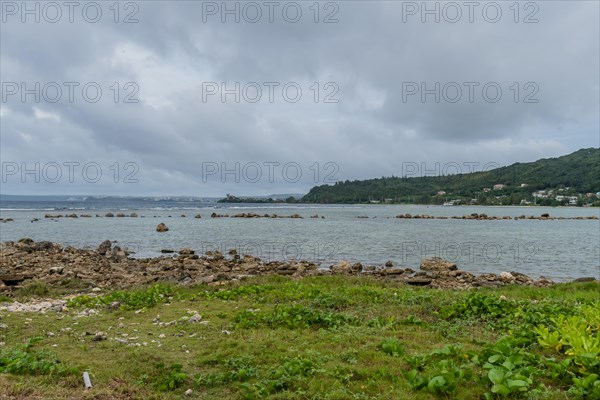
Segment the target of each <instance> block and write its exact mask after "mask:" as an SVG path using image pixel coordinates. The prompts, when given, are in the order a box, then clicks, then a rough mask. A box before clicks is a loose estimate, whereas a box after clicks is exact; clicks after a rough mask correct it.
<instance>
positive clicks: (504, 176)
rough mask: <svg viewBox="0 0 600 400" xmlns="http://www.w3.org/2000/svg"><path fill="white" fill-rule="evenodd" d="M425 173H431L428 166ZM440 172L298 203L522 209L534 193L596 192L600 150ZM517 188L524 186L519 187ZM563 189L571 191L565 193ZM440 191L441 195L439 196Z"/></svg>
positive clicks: (349, 187)
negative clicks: (446, 204)
mask: <svg viewBox="0 0 600 400" xmlns="http://www.w3.org/2000/svg"><path fill="white" fill-rule="evenodd" d="M460 167H461V168H462V167H463V166H460ZM465 168H466V167H465ZM480 168H482V167H480ZM427 169H429V170H432V169H435V168H434V167H432V166H428V167H427ZM439 169H440V171H438V172H437V173H436V174H435V175H436V176H424V177H406V176H403V177H393V176H392V177H384V178H380V179H369V180H364V181H345V182H337V183H336V184H335V185H322V186H317V187H314V188H312V189H311V190H310V192H309V193H308V194H307V195H306V196H304V197H303V198H302V201H303V202H314V203H366V202H369V201H372V200H373V201H381V202H385V201H388V202H392V203H419V204H442V203H444V202H445V201H447V200H461V204H469V202H471V200H472V199H475V200H476V202H477V204H483V205H485V204H500V205H511V204H521V201H522V200H524V201H528V202H531V203H533V202H534V198H533V196H532V193H533V192H534V191H537V190H546V189H556V190H558V189H563V191H561V192H560V194H561V195H564V196H571V195H577V194H578V193H580V194H584V195H585V194H586V193H594V194H595V193H597V192H600V180H598V176H600V149H596V148H589V149H581V150H579V151H576V152H575V153H572V154H569V155H565V156H562V157H558V158H549V159H542V160H538V161H535V162H531V163H516V164H513V165H510V166H507V167H501V168H496V169H490V170H488V171H483V172H473V173H470V174H456V175H446V176H442V175H443V174H444V172H446V171H445V169H448V171H447V172H454V171H456V167H453V168H450V167H448V168H445V167H443V166H439ZM474 169H476V168H474ZM423 175H426V174H423ZM430 175H431V172H430ZM496 184H502V185H505V187H504V188H502V189H498V190H493V187H494V185H496ZM521 184H526V185H527V186H524V187H521ZM567 187H568V188H569V189H565V188H567ZM484 188H488V189H491V190H490V191H487V192H486V191H484V190H483V189H484ZM440 191H443V192H445V193H444V194H440V195H438V192H440ZM556 194H558V192H557V193H556ZM535 201H536V203H537V204H538V205H546V206H555V205H560V204H564V203H565V202H568V200H560V201H559V200H556V199H554V198H540V199H536V200H535ZM584 203H590V204H594V205H597V206H600V199H598V198H597V197H592V198H587V197H580V199H579V200H578V205H583V204H584Z"/></svg>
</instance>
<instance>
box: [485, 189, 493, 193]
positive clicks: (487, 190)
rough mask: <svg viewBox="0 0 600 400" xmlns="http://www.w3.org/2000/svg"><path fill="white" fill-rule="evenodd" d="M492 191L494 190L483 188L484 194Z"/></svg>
mask: <svg viewBox="0 0 600 400" xmlns="http://www.w3.org/2000/svg"><path fill="white" fill-rule="evenodd" d="M491 190H492V189H490V188H483V193H487V192H489V191H491Z"/></svg>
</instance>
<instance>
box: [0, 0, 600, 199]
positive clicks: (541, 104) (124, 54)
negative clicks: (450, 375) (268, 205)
mask: <svg viewBox="0 0 600 400" xmlns="http://www.w3.org/2000/svg"><path fill="white" fill-rule="evenodd" d="M7 3H11V4H12V3H15V2H6V1H3V2H2V9H3V10H4V11H5V10H6V9H5V7H6V4H7ZM33 3H35V2H32V3H31V4H33ZM86 3H88V2H81V4H82V5H84V4H86ZM134 3H135V4H137V5H138V6H139V11H138V12H137V13H136V15H135V17H136V18H138V19H139V23H133V24H124V23H114V22H113V21H112V18H113V14H112V12H111V10H109V9H108V8H107V7H108V3H101V4H102V7H103V17H102V19H101V20H100V21H99V22H98V23H95V24H91V23H88V22H86V21H85V20H83V19H82V18H81V14H77V12H76V13H75V22H74V23H69V22H68V21H67V20H66V16H63V19H61V20H60V21H58V22H57V23H54V24H52V23H47V22H45V21H44V20H43V18H42V21H41V22H40V23H35V22H34V21H32V20H31V17H29V18H30V19H29V20H28V22H26V23H22V22H21V20H20V14H17V15H8V14H7V13H6V12H4V11H3V15H2V17H3V18H6V21H5V22H4V21H3V22H2V24H1V26H0V33H1V43H0V44H1V50H0V52H1V60H0V68H1V69H0V76H1V81H2V83H3V91H4V89H6V88H7V87H6V84H7V83H10V82H17V83H21V82H26V83H27V85H28V87H29V88H32V87H33V84H34V83H35V82H40V83H41V85H42V86H43V85H44V84H46V83H48V82H57V83H59V84H62V83H64V82H80V83H81V85H80V86H78V87H77V88H76V89H75V98H74V101H73V102H69V101H68V100H67V92H66V89H65V88H64V86H63V89H65V90H64V91H63V96H62V97H61V99H60V100H59V101H57V102H56V103H52V102H49V101H47V98H45V97H44V96H42V99H41V101H40V102H37V103H36V102H35V101H34V99H33V96H32V95H28V96H27V98H26V101H25V102H22V101H21V99H20V95H19V94H17V95H14V96H8V98H7V99H6V100H5V99H3V100H2V103H1V104H0V105H1V109H2V113H1V138H0V141H1V144H2V146H1V149H0V155H1V158H2V162H3V163H7V162H8V163H17V164H18V165H19V166H21V165H22V163H27V165H33V163H36V162H39V163H41V165H42V166H43V165H45V164H44V163H46V164H47V163H49V162H57V163H59V164H62V163H64V162H70V161H77V162H80V163H81V164H84V163H86V162H97V163H98V164H100V165H101V166H102V170H103V173H104V175H103V179H102V180H100V181H98V182H96V183H89V182H87V181H85V180H84V179H82V178H81V177H79V178H78V179H75V181H74V182H73V183H71V182H64V181H61V182H58V183H49V182H44V179H41V181H42V182H40V183H35V182H31V178H30V179H29V182H28V183H26V184H23V183H22V182H21V179H19V178H18V175H11V176H8V177H6V179H5V181H4V182H2V190H1V191H2V192H3V193H15V194H17V193H36V192H37V193H40V192H41V193H60V192H62V193H89V194H132V195H133V194H189V195H203V196H211V195H214V196H219V195H222V194H224V193H239V194H257V195H259V194H271V193H276V192H302V191H306V190H308V189H309V188H310V187H311V186H313V185H315V184H320V183H323V178H324V176H325V175H326V174H327V173H328V172H331V171H330V170H325V168H324V166H325V165H326V163H328V162H334V163H336V165H337V166H338V167H339V171H338V172H337V174H336V175H335V177H336V178H338V179H343V180H345V179H357V178H360V179H364V178H370V177H380V176H383V175H400V174H401V173H402V166H403V163H406V162H417V163H426V164H427V165H435V163H442V164H443V163H447V162H458V163H465V162H479V163H480V164H481V165H484V164H485V163H489V162H493V163H497V164H507V163H512V162H516V161H532V160H535V159H538V158H541V157H549V156H557V155H561V154H565V153H568V152H571V151H574V150H577V149H579V148H581V147H591V146H594V147H596V146H599V145H600V143H599V140H600V137H599V131H600V126H599V114H598V108H599V104H600V99H599V93H600V83H599V76H598V70H599V69H600V65H599V51H600V50H599V49H600V44H599V39H598V38H599V37H600V32H599V27H598V23H599V21H598V15H599V5H598V3H597V2H587V1H578V2H561V1H553V2H534V3H533V4H537V6H538V7H539V10H538V11H537V12H536V13H535V17H536V18H537V19H538V20H539V22H538V23H530V24H525V23H523V19H524V18H525V17H526V15H528V14H529V13H530V12H531V11H532V9H527V10H525V9H521V10H520V14H519V23H515V22H514V20H513V18H514V13H513V10H512V9H509V7H510V5H511V4H512V2H498V3H496V4H499V5H500V7H501V9H502V12H503V14H502V18H501V19H500V20H499V21H498V22H497V23H490V22H487V21H485V19H484V18H483V17H482V15H481V12H480V11H478V10H480V9H482V8H483V7H484V6H485V5H486V4H490V3H489V2H481V3H480V8H478V9H477V10H476V12H475V14H474V21H473V22H472V23H470V22H469V21H468V19H467V18H468V17H467V15H463V17H462V19H461V20H460V21H459V22H457V23H448V22H445V21H444V19H443V16H444V15H443V14H442V19H441V22H440V23H434V22H433V21H432V16H428V22H426V23H422V22H421V21H420V16H419V15H414V16H407V21H406V22H403V14H402V10H403V6H404V7H406V6H407V5H411V4H413V3H412V2H386V1H382V2H366V1H364V2H363V1H352V2H342V1H340V2H322V3H320V6H321V7H320V8H321V9H320V14H319V20H320V21H322V19H323V18H324V16H325V15H327V13H328V12H331V11H332V10H335V8H333V5H331V4H334V5H337V7H339V10H338V11H337V13H336V14H335V17H336V18H337V19H338V20H339V22H338V23H331V24H325V23H315V22H314V21H313V18H314V14H313V11H312V10H311V9H309V7H310V6H311V5H312V4H313V3H312V2H310V3H308V2H306V3H304V2H302V3H298V4H300V5H301V7H302V10H303V15H302V18H301V19H300V21H299V22H297V23H288V22H286V21H285V20H284V19H283V18H282V16H281V14H280V13H277V12H276V13H275V21H274V22H273V23H269V22H268V20H267V18H268V16H267V15H266V14H263V17H262V19H261V20H260V21H259V22H258V23H255V24H252V23H248V22H245V21H244V20H243V18H242V20H241V22H240V23H235V22H233V21H232V17H231V16H228V21H227V22H226V23H222V22H221V20H220V16H219V15H210V16H207V21H206V22H203V14H202V10H203V7H206V6H207V5H209V4H213V3H211V2H204V5H203V3H202V2H184V1H181V2H169V3H167V2H149V1H143V2H134ZM15 4H18V5H20V4H21V2H16V3H15ZM40 4H42V3H40ZM121 4H122V5H123V4H125V3H121ZM214 4H217V5H220V4H221V2H217V3H214ZM228 4H229V5H230V6H231V7H233V5H232V4H235V2H229V3H228ZM239 4H240V7H243V6H244V4H245V3H239ZM257 4H262V2H258V3H257ZM280 4H281V7H283V5H284V4H290V3H289V2H287V3H286V2H281V3H280ZM414 4H417V5H420V4H421V2H417V3H414ZM428 4H429V5H430V6H431V7H433V6H434V4H436V3H435V2H429V3H428ZM446 4H448V3H439V7H440V8H441V9H443V7H444V6H445V5H446ZM456 4H459V5H460V4H463V3H461V2H458V3H456ZM522 4H524V3H522ZM326 7H327V8H326ZM265 10H266V9H265V8H264V7H263V13H264V12H265ZM462 10H463V12H467V9H466V8H464V6H463V8H462ZM126 11H131V9H129V10H121V13H120V15H119V18H120V19H122V18H123V17H124V15H125V14H126ZM87 82H96V83H97V85H98V86H100V87H101V89H102V98H101V99H100V100H99V101H98V102H96V103H91V102H89V101H86V100H85V99H84V98H83V97H82V93H81V88H82V86H83V85H84V84H85V83H87ZM114 82H118V83H119V93H118V102H116V103H115V101H114V98H113V97H114V95H115V90H114V89H111V87H113V86H112V85H113V84H114ZM127 82H134V83H135V84H136V85H137V87H138V88H139V91H138V92H137V93H136V94H135V96H133V97H134V98H135V99H138V100H139V102H138V103H124V101H123V100H124V99H125V96H126V95H127V94H132V93H133V89H132V87H129V89H127V88H125V87H124V84H125V83H127ZM207 82H216V83H219V84H220V83H222V82H226V85H227V87H228V88H230V89H231V88H233V87H234V85H235V83H236V82H239V83H240V85H241V87H242V88H243V87H244V85H245V84H247V83H249V82H256V83H257V84H258V85H259V86H260V87H261V89H262V97H261V100H260V101H258V102H257V103H249V102H247V101H245V100H244V98H242V99H241V101H240V102H239V103H236V102H235V101H234V96H233V95H228V96H227V97H226V102H225V103H222V102H221V100H220V96H219V95H215V96H209V98H208V101H207V102H203V95H202V90H203V83H207ZM265 82H279V83H280V85H279V86H277V87H276V88H275V91H274V94H275V97H274V101H273V102H269V101H268V87H266V86H265V84H264V83H265ZM288 82H296V83H297V85H298V86H300V87H301V89H302V97H301V99H300V101H298V102H296V103H290V102H286V101H285V99H284V98H283V97H282V93H281V88H282V86H283V85H284V84H286V83H288ZM315 82H317V83H318V88H319V93H318V94H319V102H317V103H315V102H314V95H315V89H316V87H315V86H313V84H314V83H315ZM436 82H439V83H440V88H443V87H444V85H446V84H448V83H452V82H455V83H456V85H454V84H451V85H450V86H447V88H448V91H447V92H443V91H442V92H441V93H440V101H439V103H436V102H435V101H434V100H435V99H434V95H433V94H428V95H427V96H426V97H425V98H424V99H425V101H422V98H421V96H420V93H416V94H414V95H407V92H406V91H407V90H408V89H410V88H412V89H414V88H415V86H412V85H413V84H412V83H414V84H416V85H417V86H416V87H419V88H420V85H421V84H422V83H424V84H425V85H426V87H427V88H430V89H431V88H433V87H435V83H436ZM466 82H476V83H477V86H476V87H475V91H474V98H473V101H472V102H469V101H468V86H466V85H465V83H466ZM515 82H516V86H515ZM327 83H330V85H329V86H325V85H326V84H327ZM486 83H488V84H493V85H494V86H495V87H500V88H501V90H502V97H501V98H500V99H499V100H498V101H497V102H490V101H488V100H486V98H484V97H483V96H482V92H481V88H482V87H483V86H484V85H485V84H486ZM456 86H458V87H460V88H461V89H462V97H461V99H460V100H459V101H457V102H456V103H452V102H449V101H448V99H447V98H448V97H454V96H455V92H453V91H452V90H453V88H456ZM517 87H518V96H517V102H515V101H514V98H515V95H516V90H517ZM311 88H312V89H311ZM251 89H252V88H249V90H250V91H249V92H248V93H249V95H252V93H254V92H252V91H251ZM492 89H493V87H492ZM444 93H445V94H446V95H447V96H446V97H444ZM3 95H6V93H3ZM327 95H330V96H331V98H332V99H337V100H338V102H337V103H326V102H324V101H323V100H324V99H325V96H327ZM527 95H531V99H537V100H538V101H537V103H527V102H524V100H525V99H526V96H527ZM115 162H119V163H120V166H121V167H122V166H123V165H124V164H125V163H126V162H133V163H135V165H137V166H138V167H139V171H137V173H136V174H135V176H136V178H137V179H139V183H136V184H123V183H122V182H119V183H114V180H113V179H112V175H111V174H112V171H111V170H110V169H109V166H111V165H113V164H114V163H115ZM236 162H237V163H240V164H239V165H240V166H241V167H240V168H243V167H244V165H246V166H247V165H250V164H248V163H253V162H256V163H259V164H260V165H262V166H263V170H262V172H263V179H260V180H258V182H256V183H253V182H250V181H249V179H244V178H245V177H244V176H240V177H239V178H240V179H239V183H238V182H236V180H235V179H234V177H233V176H232V175H231V174H230V175H228V176H226V177H225V178H226V179H225V181H226V182H225V183H222V182H221V181H222V179H221V178H220V177H219V174H215V175H213V176H211V177H210V179H203V174H202V170H203V163H204V166H205V168H206V165H207V164H206V163H217V165H219V166H220V165H221V163H226V166H228V168H234V167H235V165H236V164H235V163H236ZM265 162H279V163H280V166H279V167H277V168H276V170H275V175H274V179H273V180H272V182H271V181H269V179H267V177H266V175H267V172H268V168H267V167H265V166H264V164H263V163H265ZM289 162H295V163H298V165H299V166H300V167H301V170H302V178H301V179H299V181H298V182H293V181H294V179H290V176H287V179H284V177H282V175H281V170H280V169H279V168H280V167H281V166H283V165H285V164H286V163H289ZM315 163H318V166H319V168H318V169H319V174H318V176H317V175H316V174H315V165H316V164H315ZM11 165H14V164H11ZM211 165H213V164H211ZM248 171H249V170H248ZM248 171H246V172H248ZM5 172H6V171H5ZM121 172H122V173H123V172H125V171H121ZM288 172H289V171H288ZM42 178H43V177H42ZM119 178H122V174H121V175H120V177H119Z"/></svg>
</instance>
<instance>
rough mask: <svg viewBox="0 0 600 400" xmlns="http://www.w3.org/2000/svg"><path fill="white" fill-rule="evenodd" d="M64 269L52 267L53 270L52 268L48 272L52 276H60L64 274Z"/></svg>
mask: <svg viewBox="0 0 600 400" xmlns="http://www.w3.org/2000/svg"><path fill="white" fill-rule="evenodd" d="M63 269H64V268H63V267H52V268H50V269H49V270H48V272H49V273H50V274H58V275H60V274H62V273H63Z"/></svg>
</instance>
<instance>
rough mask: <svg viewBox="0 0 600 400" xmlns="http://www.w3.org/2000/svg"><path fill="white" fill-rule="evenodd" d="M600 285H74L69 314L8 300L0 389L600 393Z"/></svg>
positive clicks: (296, 394) (226, 394) (149, 393)
mask: <svg viewBox="0 0 600 400" xmlns="http://www.w3.org/2000/svg"><path fill="white" fill-rule="evenodd" d="M599 289H600V287H599V285H598V283H596V282H590V283H569V284H560V285H555V286H552V287H549V288H532V287H520V286H506V287H503V288H495V289H494V288H486V289H478V290H468V291H450V290H432V289H427V288H418V287H410V286H403V285H400V284H398V283H393V282H389V283H386V282H382V281H378V280H374V279H370V278H367V277H344V276H328V277H314V278H305V279H303V280H300V281H298V280H293V279H289V278H285V277H257V278H253V279H250V280H247V281H242V282H241V283H237V284H227V285H222V286H207V285H201V286H195V287H184V286H173V285H167V284H156V285H153V286H148V287H141V288H136V289H131V290H125V291H113V292H107V293H102V294H101V295H98V296H95V297H94V296H93V295H78V296H75V297H73V298H71V299H70V300H69V302H68V307H69V308H68V310H67V311H63V312H55V311H48V312H46V313H9V312H7V311H0V342H2V344H1V345H0V392H1V393H3V394H4V393H6V394H7V395H8V396H9V397H11V396H12V397H17V398H36V397H38V398H115V399H119V398H123V399H125V398H150V399H162V398H167V399H168V398H173V399H175V398H181V397H182V396H183V395H184V392H186V391H188V390H191V391H192V392H191V393H188V395H187V396H186V397H189V398H202V399H261V398H273V399H390V398H398V399H404V398H408V399H436V398H457V399H481V398H485V399H503V398H507V399H567V398H569V399H582V400H584V399H585V400H588V399H600V378H599V376H600V332H599V331H600V301H598V291H599ZM22 290H29V289H22ZM17 294H18V293H17ZM90 309H94V310H96V311H97V312H91V311H90ZM200 315H201V317H200ZM83 371H88V372H89V373H90V376H91V378H92V383H93V385H94V387H93V389H91V390H89V391H85V390H84V389H83V384H82V380H81V373H82V372H83Z"/></svg>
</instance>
